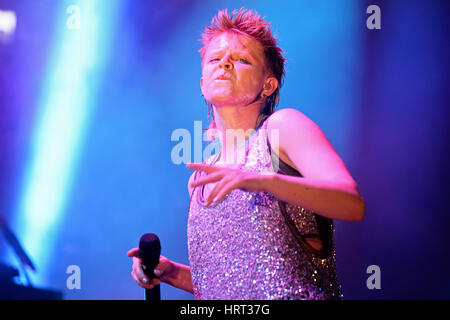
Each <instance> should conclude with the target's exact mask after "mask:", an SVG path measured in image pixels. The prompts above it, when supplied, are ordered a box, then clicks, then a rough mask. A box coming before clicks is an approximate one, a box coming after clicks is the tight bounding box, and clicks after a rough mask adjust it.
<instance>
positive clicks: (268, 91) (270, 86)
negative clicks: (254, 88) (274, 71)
mask: <svg viewBox="0 0 450 320" xmlns="http://www.w3.org/2000/svg"><path fill="white" fill-rule="evenodd" d="M277 88H278V80H277V78H275V77H269V78H267V79H266V80H265V81H264V87H263V92H262V93H263V95H265V96H266V97H269V96H270V95H272V93H274V91H275V90H277Z"/></svg>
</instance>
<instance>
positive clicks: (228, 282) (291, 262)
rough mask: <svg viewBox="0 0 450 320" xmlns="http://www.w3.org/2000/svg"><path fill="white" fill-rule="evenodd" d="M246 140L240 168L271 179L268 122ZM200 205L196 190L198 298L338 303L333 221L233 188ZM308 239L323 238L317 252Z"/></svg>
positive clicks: (193, 236)
mask: <svg viewBox="0 0 450 320" xmlns="http://www.w3.org/2000/svg"><path fill="white" fill-rule="evenodd" d="M247 142H248V143H247V148H246V158H245V164H244V165H243V166H242V167H241V168H240V170H242V171H247V172H260V173H261V172H272V173H273V172H274V160H273V157H274V155H273V154H274V153H271V149H270V145H269V144H268V140H267V121H264V122H263V123H262V124H261V125H260V126H259V128H258V129H257V130H256V131H255V132H254V134H253V135H252V136H251V137H250V138H249V139H248V141H247ZM215 158H216V157H215V156H212V157H210V158H207V159H206V160H205V162H204V163H207V164H213V163H214V161H215ZM282 164H283V163H282V162H280V170H279V171H278V173H281V174H289V173H286V172H283V170H282V169H283V167H282ZM283 165H284V164H283ZM284 167H286V165H284ZM289 168H290V167H289ZM284 171H288V170H284ZM290 174H293V173H290ZM294 174H295V173H294ZM203 175H206V173H203V172H199V171H197V172H196V173H195V176H194V180H195V179H198V178H199V177H200V176H203ZM297 175H300V174H297ZM204 201H206V199H205V198H203V187H202V186H199V187H196V188H194V190H193V192H192V195H191V201H190V205H189V218H188V230H187V232H188V248H189V264H190V268H191V275H192V284H193V289H194V297H195V299H203V300H224V299H225V300H239V299H245V300H266V299H342V298H343V296H342V293H341V288H340V284H339V280H338V276H337V272H336V263H335V251H334V240H333V239H334V238H333V234H334V229H333V223H332V220H330V219H326V218H323V217H321V216H318V215H316V214H315V213H313V212H311V211H308V210H306V209H304V208H302V207H300V206H295V205H291V204H287V203H285V202H282V201H280V200H278V199H277V198H275V197H274V196H273V195H271V194H269V193H267V192H247V191H243V190H241V189H235V190H233V191H232V192H231V193H230V194H228V195H227V197H226V198H225V199H224V200H222V201H221V202H219V203H217V204H211V205H209V206H208V207H206V206H204ZM283 212H284V214H283ZM289 225H290V226H291V228H290V227H289ZM293 226H294V229H293V228H292V227H293ZM294 231H295V232H296V233H297V237H296V236H295V235H294ZM299 235H300V236H299ZM311 235H312V236H314V235H320V237H321V239H325V242H326V243H325V244H324V247H325V248H324V249H323V250H322V251H316V250H314V249H313V248H312V247H311V246H310V245H309V244H308V243H307V242H306V241H304V239H305V237H308V236H311Z"/></svg>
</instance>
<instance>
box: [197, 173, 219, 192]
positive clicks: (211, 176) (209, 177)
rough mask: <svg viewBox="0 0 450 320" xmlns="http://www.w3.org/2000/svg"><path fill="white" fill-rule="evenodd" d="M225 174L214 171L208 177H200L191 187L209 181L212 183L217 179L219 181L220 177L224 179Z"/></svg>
mask: <svg viewBox="0 0 450 320" xmlns="http://www.w3.org/2000/svg"><path fill="white" fill-rule="evenodd" d="M223 176H224V173H223V172H216V173H212V174H208V175H207V176H206V177H204V178H201V179H198V180H196V181H194V182H191V187H192V188H194V187H197V186H202V185H204V184H207V183H211V182H215V181H219V180H220V179H222V178H223Z"/></svg>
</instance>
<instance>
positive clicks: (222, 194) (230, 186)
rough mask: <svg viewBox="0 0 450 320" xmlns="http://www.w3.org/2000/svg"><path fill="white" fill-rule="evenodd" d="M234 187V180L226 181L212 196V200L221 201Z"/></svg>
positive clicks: (235, 185)
mask: <svg viewBox="0 0 450 320" xmlns="http://www.w3.org/2000/svg"><path fill="white" fill-rule="evenodd" d="M234 189H237V183H236V182H234V181H232V182H231V183H227V184H226V185H225V186H223V187H222V188H221V190H218V191H217V192H216V194H217V195H216V196H215V197H214V198H213V200H214V202H216V203H218V202H220V201H222V200H223V199H224V198H225V197H226V196H227V194H229V193H230V192H231V191H233V190H234Z"/></svg>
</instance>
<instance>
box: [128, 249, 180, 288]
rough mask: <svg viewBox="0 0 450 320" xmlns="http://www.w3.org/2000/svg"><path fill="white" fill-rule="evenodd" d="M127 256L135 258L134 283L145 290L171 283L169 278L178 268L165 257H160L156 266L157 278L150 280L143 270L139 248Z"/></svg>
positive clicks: (132, 274) (133, 267)
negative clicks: (162, 283) (163, 283)
mask: <svg viewBox="0 0 450 320" xmlns="http://www.w3.org/2000/svg"><path fill="white" fill-rule="evenodd" d="M127 256H129V257H130V258H133V266H132V271H131V276H132V277H133V279H134V281H136V283H137V284H138V285H139V286H141V287H142V288H145V289H152V288H153V287H155V286H156V285H158V284H160V283H161V282H166V283H170V281H169V278H170V277H172V276H173V275H174V273H176V267H175V265H174V263H172V261H170V260H169V259H167V258H166V257H164V256H160V257H159V263H158V265H156V267H155V270H154V273H155V276H156V277H157V278H153V279H149V278H148V277H147V276H146V275H145V274H144V270H143V265H142V260H141V258H140V257H139V248H133V249H131V250H129V251H128V252H127Z"/></svg>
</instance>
